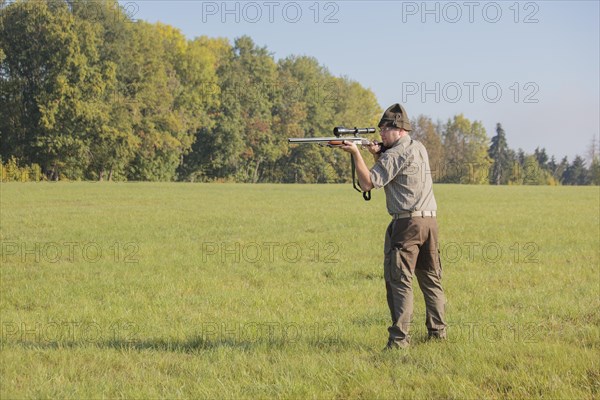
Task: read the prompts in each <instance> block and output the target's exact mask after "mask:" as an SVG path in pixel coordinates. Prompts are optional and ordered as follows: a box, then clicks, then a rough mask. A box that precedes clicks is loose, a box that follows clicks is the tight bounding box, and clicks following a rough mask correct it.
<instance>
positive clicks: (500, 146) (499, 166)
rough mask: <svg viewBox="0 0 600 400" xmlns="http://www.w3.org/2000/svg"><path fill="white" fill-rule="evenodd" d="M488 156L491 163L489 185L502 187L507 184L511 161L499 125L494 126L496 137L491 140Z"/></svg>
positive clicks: (504, 137)
mask: <svg viewBox="0 0 600 400" xmlns="http://www.w3.org/2000/svg"><path fill="white" fill-rule="evenodd" d="M488 155H489V156H490V158H491V159H492V162H493V163H492V167H491V173H490V183H492V184H494V185H504V184H506V183H508V180H509V177H510V176H509V174H510V167H511V166H510V161H511V160H510V154H509V149H508V144H507V142H506V134H505V133H504V129H502V125H501V124H500V123H498V124H497V125H496V136H494V137H493V138H492V143H491V145H490V148H489V150H488Z"/></svg>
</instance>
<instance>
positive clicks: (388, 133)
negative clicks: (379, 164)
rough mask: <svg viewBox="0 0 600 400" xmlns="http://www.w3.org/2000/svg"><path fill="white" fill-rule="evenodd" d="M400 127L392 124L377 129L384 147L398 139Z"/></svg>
mask: <svg viewBox="0 0 600 400" xmlns="http://www.w3.org/2000/svg"><path fill="white" fill-rule="evenodd" d="M400 132H401V129H398V128H396V127H393V126H384V127H382V128H381V129H379V134H380V135H381V141H382V142H383V145H384V146H385V147H390V146H391V145H392V144H394V142H395V141H396V140H398V139H400Z"/></svg>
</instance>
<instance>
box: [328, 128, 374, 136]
mask: <svg viewBox="0 0 600 400" xmlns="http://www.w3.org/2000/svg"><path fill="white" fill-rule="evenodd" d="M367 133H375V128H356V127H354V128H344V127H343V126H336V127H335V128H333V134H334V135H335V136H336V137H340V136H341V135H365V134H367Z"/></svg>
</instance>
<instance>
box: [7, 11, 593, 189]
mask: <svg viewBox="0 0 600 400" xmlns="http://www.w3.org/2000/svg"><path fill="white" fill-rule="evenodd" d="M123 7H124V6H122V5H121V4H120V3H119V2H118V1H117V0H100V1H98V0H78V1H66V0H21V1H17V2H11V3H10V4H8V3H7V2H5V1H4V2H2V3H1V7H0V13H1V14H0V141H1V142H2V146H0V157H2V158H3V159H5V160H9V159H10V158H11V157H15V159H17V160H19V162H20V163H22V164H23V165H33V164H37V165H40V167H41V169H42V173H43V175H45V176H47V177H48V178H49V179H51V180H59V179H68V180H87V179H93V180H109V181H110V180H118V181H125V180H148V181H172V180H181V181H213V180H217V181H235V182H250V183H256V182H303V183H316V182H319V183H333V182H349V180H350V167H349V158H348V155H347V154H345V153H342V152H341V151H339V150H332V149H329V148H324V147H320V146H312V145H294V146H290V145H288V143H287V140H286V139H287V138H288V137H315V136H331V130H332V128H333V127H335V126H341V125H342V126H349V127H354V126H374V125H375V124H376V123H377V122H378V119H379V117H380V115H381V111H382V110H381V107H380V106H379V104H378V102H377V99H376V97H375V95H374V93H373V92H372V91H371V90H369V89H366V88H364V87H362V86H361V85H360V84H359V83H358V82H355V81H352V80H351V79H348V78H347V77H343V76H342V77H336V76H333V75H332V74H331V73H330V72H329V71H328V70H327V68H325V67H324V66H323V65H320V64H319V62H318V61H317V60H316V59H314V58H312V57H308V56H289V57H287V58H284V59H281V60H279V61H277V62H276V61H275V59H274V57H273V55H272V54H271V53H269V51H268V50H267V48H266V47H261V46H258V45H257V44H255V43H254V42H253V41H252V39H251V38H250V37H247V36H242V37H239V38H237V39H235V41H234V43H233V44H230V43H229V41H227V40H226V39H222V38H219V39H214V38H208V37H199V38H196V39H193V40H189V39H187V38H186V37H185V36H184V35H183V34H182V33H181V32H180V31H179V30H178V29H176V28H174V27H172V26H169V25H165V24H161V23H157V24H149V23H147V22H144V21H132V20H131V19H130V18H129V17H128V15H127V12H126V10H125V9H124V8H123ZM413 125H414V126H413V128H414V130H413V132H412V135H413V136H414V137H415V138H416V139H418V140H421V141H422V142H423V143H424V144H425V145H426V148H427V150H428V153H429V157H430V164H431V168H432V175H433V178H434V180H436V181H439V182H454V183H468V184H486V183H494V184H506V183H510V184H556V183H559V182H562V183H565V184H578V185H580V184H589V183H593V182H598V179H599V178H598V171H597V170H598V162H596V161H593V160H594V159H593V157H592V158H588V161H589V169H588V168H586V167H585V165H584V164H581V165H580V164H575V165H568V164H566V161H565V162H561V163H560V164H557V163H556V161H555V160H554V158H551V159H550V161H548V155H547V154H546V152H545V149H543V148H542V149H539V148H538V149H536V150H535V152H534V154H533V157H534V161H532V160H531V159H530V158H527V156H528V155H526V154H525V153H521V154H515V153H514V152H513V151H511V150H510V149H509V148H508V145H507V144H506V137H505V135H504V131H503V130H502V128H501V125H500V124H498V126H497V129H496V133H497V134H496V136H494V137H493V138H492V143H491V146H489V149H488V142H489V139H488V138H487V136H486V132H485V129H484V128H483V126H482V124H481V122H479V121H474V122H471V121H469V120H468V119H467V118H465V117H464V116H463V115H462V114H460V115H456V116H454V117H453V118H452V119H449V120H448V121H447V123H445V124H442V123H440V122H438V123H433V121H432V120H431V118H429V117H427V116H419V117H417V118H415V119H413ZM594 140H595V139H594ZM595 143H596V142H594V146H596V144H595ZM594 148H596V147H594ZM594 152H595V150H594V151H593V152H592V153H594ZM594 154H595V153H594ZM368 158H369V159H370V157H368ZM526 158H527V159H526Z"/></svg>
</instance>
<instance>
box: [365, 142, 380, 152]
mask: <svg viewBox="0 0 600 400" xmlns="http://www.w3.org/2000/svg"><path fill="white" fill-rule="evenodd" d="M365 147H366V148H367V150H369V153H371V154H373V155H376V154H379V152H380V151H381V145H380V144H379V143H375V142H372V143H371V144H370V145H368V146H365Z"/></svg>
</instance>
